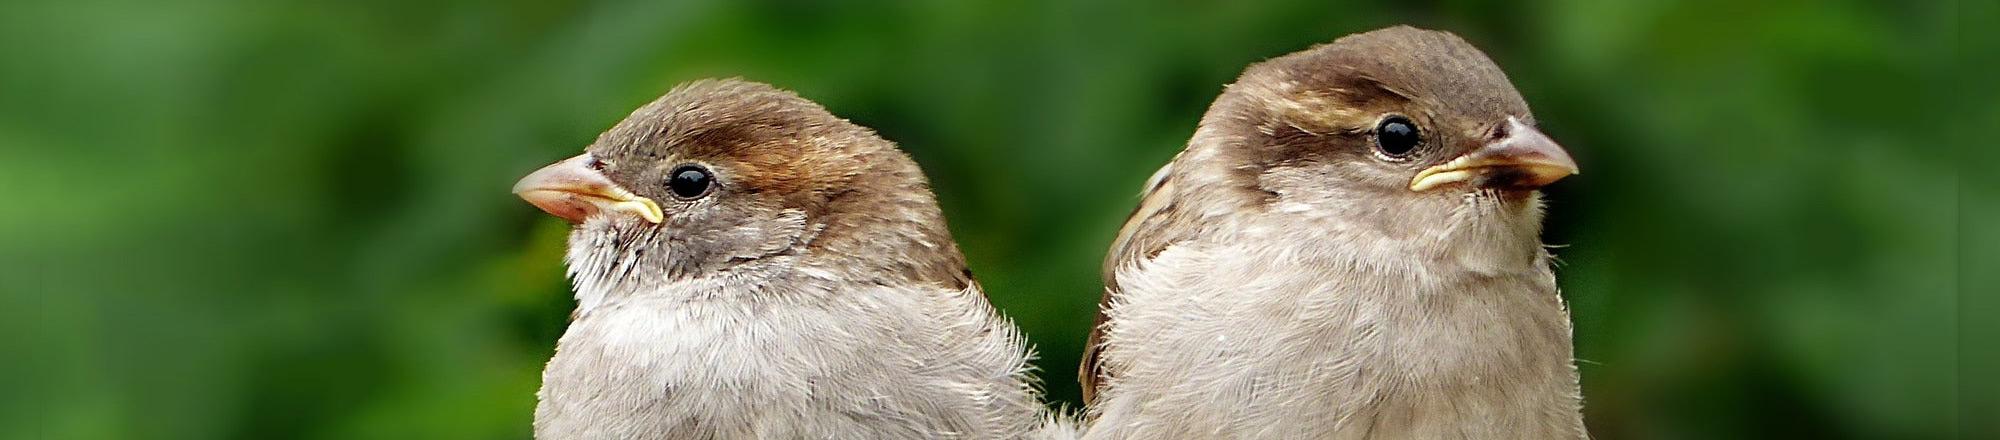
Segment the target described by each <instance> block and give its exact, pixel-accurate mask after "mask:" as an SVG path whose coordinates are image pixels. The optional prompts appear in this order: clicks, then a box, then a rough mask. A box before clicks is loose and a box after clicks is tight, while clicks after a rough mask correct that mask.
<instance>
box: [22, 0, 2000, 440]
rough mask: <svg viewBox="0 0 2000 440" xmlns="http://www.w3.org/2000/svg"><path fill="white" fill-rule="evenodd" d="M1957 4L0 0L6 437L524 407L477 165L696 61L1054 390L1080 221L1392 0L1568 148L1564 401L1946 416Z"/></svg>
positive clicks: (528, 365)
mask: <svg viewBox="0 0 2000 440" xmlns="http://www.w3.org/2000/svg"><path fill="white" fill-rule="evenodd" d="M1979 8H1980V10H1981V11H1984V13H1988V14H1990V13H1992V9H1993V7H1992V6H1991V5H1990V4H1989V5H1985V6H1980V7H1979ZM1959 13H1960V11H1959V6H1958V5H1957V4H1955V3H1917V2H1912V3H1906V4H1892V3H1874V2H1811V1H1770V2H1736V1H1722V0H1696V1H1685V2H1598V1H1587V0H1544V1H1532V2H1522V3H1519V4H1504V3H1485V2H1470V1H1430V2H1415V3H1410V2H1392V1H1366V2H1328V1H1307V0H1296V1H1260V2H1230V1H1185V0H1184V1H1168V2H1141V1H1067V0H1026V1H1015V2H958V1H918V2H889V3H873V2H866V3H864V2H849V1H821V2H782V1H631V2H606V3H594V2H582V1H557V2H541V1H523V0H481V1H469V0H452V1H439V2H401V1H393V2H392V1H386V0H363V1H352V2H290V1H276V2H257V1H243V0H187V1H171V2H137V1H128V0H82V1H52V0H10V1H8V2H6V4H5V5H4V6H0V42H4V43H0V188H5V189H6V190H7V195H8V196H9V200H8V203H5V204H4V205H0V231H5V233H4V234H3V235H0V267H5V269H0V270H5V271H6V272H4V273H0V275H4V276H0V288H4V289H0V292H6V294H5V295H4V296H0V310H5V311H6V312H5V313H8V314H9V316H8V317H7V318H5V319H0V334H4V335H5V336H4V337H3V338H5V339H0V344H4V345H0V349H4V350H5V352H8V353H15V354H14V355H13V356H10V357H9V359H11V360H10V361H8V362H4V363H0V388H4V389H6V390H8V392H6V393H4V394H5V396H6V397H0V437H4V438H61V439H96V438H105V439H150V438H307V439H314V438H321V439H334V438H343V439H344V438H435V439H453V438H525V437H526V436H527V435H528V429H529V420H530V412H531V408H532V407H533V405H534V390H535V388H536V387H537V385H538V374H539V370H540V367H541V365H542V363H543V362H544V361H545V360H546V359H547V358H548V357H549V355H550V354H551V351H552V349H553V345H554V341H555V338H556V337H557V336H558V335H560V332H561V331H562V328H563V326H564V324H565V320H566V313H567V312H568V310H569V308H570V307H571V301H570V299H569V298H568V293H567V292H568V286H567V284H566V281H565V280H564V279H563V278H562V270H561V267H560V264H561V263H560V252H561V246H562V243H561V237H562V235H563V234H564V233H565V230H566V226H565V225H563V224H562V223H560V222H559V221H557V220H556V219H553V218H550V217H548V216H546V215H542V214H541V213H540V212H538V211H536V210H534V209H533V208H530V207H528V206H527V205H525V204H523V203H520V202H519V201H517V200H515V199H514V198H513V197H512V196H511V195H509V194H508V193H507V189H508V187H509V185H510V184H511V183H512V182H513V181H514V179H515V178H517V177H518V176H520V175H523V174H525V173H527V172H528V171H530V170H532V169H534V168H536V167H538V166H539V165H542V164H544V163H547V162H550V161H554V160H556V159H558V158H562V157H566V156H569V155H571V154H574V153H575V152H576V151H578V150H579V149H580V148H581V147H582V146H583V145H584V144H586V143H588V142H589V141H590V140H591V139H592V137H593V136H594V135H595V134H596V133H597V132H598V131H600V130H602V129H604V128H606V127H608V126H609V125H610V124H612V123H613V122H615V121H617V120H618V119H620V118H622V117H623V116H624V114H625V113H626V112H628V111H630V110H631V109H632V108H634V107H637V106H638V105H640V104H642V103H644V102H646V101H648V100H651V99H652V98H654V97H655V96H657V95H658V94H660V93H661V92H664V91H665V90H666V89H668V88H669V87H671V86H672V85H673V84H675V83H678V82H682V81H686V80H690V79H695V78H701V77H709V76H744V77H748V78H752V79H756V80H761V81H766V82H770V83H774V84H777V85H780V86H783V87H787V88H791V89H794V90H797V91H799V92H800V93H801V94H803V95H805V96H806V97H808V98H811V99H814V100H817V101H819V102H822V103H824V104H826V106H827V107H828V108H830V109H832V110H833V111H834V112H835V113H838V114H840V115H843V116H845V117H848V118H851V119H853V120H855V121H856V122H859V123H861V124H864V125H867V126H871V127H874V128H876V129H878V130H879V131H880V132H882V133H883V134H884V135H885V136H886V137H888V138H890V139H892V140H895V141H898V142H900V143H901V144H902V145H903V146H904V147H905V148H906V149H907V150H908V151H909V152H910V153H911V154H912V155H913V156H915V157H916V158H917V160H918V161H919V162H921V163H922V164H923V166H924V167H925V169H926V171H927V172H928V173H929V175H930V176H931V178H932V179H933V180H934V182H935V184H936V189H937V192H938V196H939V199H940V200H941V202H942V203H943V205H944V208H945V211H946V213H947V215H948V216H949V217H950V220H951V222H952V227H953V230H954V231H955V232H956V233H957V237H958V239H959V240H960V241H961V242H962V244H963V246H964V249H965V251H966V252H967V254H968V257H969V258H970V260H971V261H972V264H973V266H974V269H975V272H976V273H977V274H978V275H979V277H980V278H981V280H982V281H983V283H984V284H985V286H986V287H987V288H988V290H989V293H990V295H991V297H992V298H993V302H994V303H995V304H996V305H998V306H999V307H1001V308H1002V309H1004V311H1005V312H1006V313H1007V314H1008V315H1010V316H1012V317H1014V318H1015V319H1016V320H1017V321H1018V322H1019V323H1020V325H1021V326H1022V327H1023V328H1024V329H1025V331H1026V332H1027V334H1028V335H1030V337H1031V338H1032V340H1033V342H1034V343H1035V344H1036V345H1037V347H1038V349H1039V351H1040V353H1041V360H1040V365H1041V366H1042V369H1043V372H1042V374H1041V376H1042V377H1043V378H1044V380H1045V382H1046V385H1047V388H1048V391H1049V394H1050V395H1051V396H1052V397H1053V398H1055V399H1058V400H1061V401H1065V402H1070V404H1071V405H1074V402H1075V400H1076V399H1077V387H1076V385H1075V381H1074V377H1073V375H1074V371H1075V368H1074V366H1075V365H1076V360H1077V354H1078V353H1079V351H1080V348H1081V345H1082V343H1083V336H1084V334H1085V331H1086V328H1087V327H1088V326H1089V324H1090V322H1091V318H1092V314H1093V307H1094V306H1095V303H1096V301H1097V297H1098V294H1099V287H1098V278H1097V273H1096V271H1097V267H1098V260H1099V258H1100V256H1101V254H1102V252H1103V249H1104V248H1105V246H1106V245H1107V243H1108V242H1109V241H1110V239H1111V237H1112V235H1113V234H1114V233H1115V230H1116V228H1117V226H1118V224H1119V222H1120V221H1121V220H1122V219H1123V216H1124V215H1125V214H1126V213H1127V212H1128V210H1129V209H1130V208H1131V206H1132V204H1133V203H1135V193H1136V191H1137V189H1138V187H1139V185H1140V183H1141V182H1142V181H1143V180H1144V179H1145V178H1146V176H1147V175H1149V174H1150V173H1151V172H1152V171H1153V170H1154V169H1155V168H1156V167H1158V166H1159V165H1161V164H1163V163H1164V162H1165V161H1166V160H1167V158H1168V157H1170V156H1171V155H1172V154H1173V153H1174V152H1175V151H1178V150H1179V149H1180V147H1181V145H1182V143H1183V142H1184V141H1185V140H1186V138H1187V136H1188V135H1189V134H1190V133H1191V132H1192V130H1193V127H1194V124H1195V122H1196V120H1197V119H1198V117H1199V115H1200V114H1201V112H1202V111H1203V110H1204V108H1205V106H1206V105H1207V103H1208V102H1209V100H1210V99H1212V98H1213V97H1214V95H1215V94H1216V93H1217V92H1218V91H1220V89H1221V86H1222V84H1225V83H1228V82H1229V81H1231V80H1232V79H1233V78H1234V76H1235V75H1236V74H1237V73H1238V72H1239V71H1240V70H1241V69H1242V67H1243V66H1245V65H1246V64H1248V63H1251V62H1254V61H1257V60H1259V59H1263V58H1268V57H1272V56H1277V55H1280V54H1284V53H1287V52H1291V51H1294V50H1298V49H1302V48H1305V47H1308V46H1310V45H1312V44H1314V43H1318V42H1324V41H1329V40H1331V39H1333V38H1335V37H1338V36H1340V35H1343V34H1347V33H1352V32H1358V31H1364V30H1368V29H1373V28H1377V27H1382V26H1386V25H1390V24H1395V23H1411V24H1417V25H1420V26H1424V27H1431V28H1441V29H1448V30H1452V31H1454V32H1457V33H1459V34H1461V35H1463V36H1465V37H1466V38H1467V39H1469V40H1471V41H1473V42H1474V43H1475V44H1476V45H1478V46H1481V47H1483V48H1485V49H1486V50H1487V51H1488V52H1489V53H1490V54H1491V55H1492V56H1493V57H1494V58H1495V59H1496V60H1498V61H1499V63H1500V64H1501V65H1502V66H1503V67H1504V68H1506V69H1507V71H1508V72H1509V73H1510V74H1511V75H1512V77H1513V78H1514V80H1515V82H1516V83H1517V84H1518V85H1519V86H1520V88H1521V90H1522V92H1523V93H1524V94H1525V95H1526V96H1527V97H1528V100H1529V102H1530V103H1532V104H1533V106H1534V108H1535V109H1536V113H1537V115H1538V117H1539V119H1540V120H1541V121H1542V122H1543V125H1544V127H1545V129H1546V130H1547V131H1548V132H1550V133H1552V134H1553V135H1554V136H1555V137H1556V138H1557V139H1558V140H1559V141H1561V142H1563V143H1564V144H1565V145H1567V146H1569V148H1570V150H1571V151H1572V152H1573V153H1574V154H1575V155H1576V156H1577V158H1578V159H1579V160H1580V162H1581V163H1582V167H1583V169H1584V170H1585V174H1583V175H1581V176H1578V177H1577V178H1574V179H1571V180H1566V181H1564V182H1562V183H1561V184H1559V185H1557V186H1556V187H1555V188H1554V189H1553V191H1552V192H1551V193H1550V195H1549V198H1550V200H1551V202H1550V205H1551V216H1550V225H1549V230H1548V234H1547V237H1546V239H1547V241H1549V242H1550V243H1555V244H1560V245H1565V246H1566V247H1563V248H1561V249H1558V251H1557V252H1558V254H1559V255H1560V256H1561V257H1562V259H1563V261H1564V264H1563V266H1562V267H1561V269H1560V271H1561V279H1562V284H1563V286H1564V287H1565V294H1566V295H1567V296H1568V297H1569V298H1570V300H1571V305H1572V306H1573V308H1574V316H1575V321H1576V338H1577V351H1578V355H1579V357H1580V358H1581V359H1583V360H1582V361H1581V362H1582V371H1583V377H1584V390H1585V395H1586V396H1587V398H1588V412H1589V413H1588V419H1589V423H1590V425H1591V426H1592V429H1593V430H1594V431H1595V433H1596V434H1597V436H1598V437H1599V438H1608V439H1628V438H1629V439H1674V438H1691V439H1708V438H1787V437H1800V438H1899V439H1901V438H1946V437H1950V436H1953V435H1955V434H1957V433H1958V428H1957V426H1958V423H1959V422H1960V418H1961V417H1962V416H1963V417H1965V418H1967V419H1972V420H1973V421H1975V422H1983V423H1991V420H1990V419H1993V418H1994V417H1993V416H1995V415H1996V413H1995V412H1993V411H1992V409H1993V408H1994V407H1993V406H1990V405H1988V406H1984V407H1979V408H1981V409H1979V410H1978V411H1977V412H1978V413H1976V414H1973V413H1968V414H1964V415H1962V416H1961V414H1960V413H1959V410H1958V409H1957V408H1956V405H1954V404H1953V402H1965V403H1967V404H1968V405H1970V404H1972V403H1975V402H1974V401H1975V400H1977V399H1975V398H1974V397H1973V396H1961V395H1960V394H1959V393H1960V388H1959V387H1960V382H1959V377H1960V376H1959V374H1958V370H1957V367H1958V364H1957V363H1958V362H1959V357H1958V354H1957V353H1958V350H1959V343H1960V341H1959V340H1958V333H1957V331H1958V326H1959V321H1958V318H1957V316H1958V315H1957V311H1956V309H1955V308H1956V307H1957V304H1958V303H1957V301H1958V300H1957V299H1956V295H1957V292H1956V289H1957V288H1958V286H1959V284H1958V283H1959V282H1961V278H1960V273H1959V272H1958V267H1959V265H1960V264H1961V262H1960V261H1959V258H1960V257H1959V252H1961V250H1960V247H1959V242H1958V240H1959V237H1958V234H1959V232H1958V228H1959V217H1958V216H1959V215H1960V212H1959V211H1958V208H1956V206H1958V204H1959V203H1960V201H1959V197H1961V194H1960V193H1959V191H1958V185H1959V182H1958V177H1957V176H1958V173H1957V172H1956V169H1955V165H1956V164H1955V163H1954V161H1953V159H1952V158H1953V157H1954V156H1955V152H1954V151H1953V145H1955V144H1954V139H1950V138H1949V137H1950V133H1952V132H1953V130H1940V129H1937V128H1936V126H1937V125H1938V124H1939V121H1938V120H1937V119H1936V116H1937V114H1938V113H1940V112H1948V111H1950V110H1949V109H1953V108H1957V109H1962V111H1961V112H1959V113H1960V114H1961V115H1962V116H1964V118H1965V119H1964V121H1965V122H1967V123H1969V124H1970V123H1979V124H1984V126H1985V127H1993V126H1996V125H1995V123H1996V122H2000V113H1996V111H1995V107H1994V106H1993V105H1992V104H1991V103H1993V102H1996V99H1995V98H2000V96H1996V93H1995V88H1994V84H1993V83H1994V81H1993V80H1992V78H1991V72H1992V71H1991V70H1983V71H1985V72H1987V73H1985V74H1972V73H1964V74H1961V73H1960V71H1959V70H1957V66H1958V64H1957V63H1958V62H1957V59H1958V58H1959V57H1961V56H1963V55H1965V54H1969V53H1976V54H1980V55H1982V56H1983V55H1985V54H1990V53H1992V51H1993V49H1994V44H1993V43H1992V41H1991V40H1985V39H1966V38H1961V37H1960V36H1959V26H1960V23H1959V20H1960V15H1959ZM1975 13H1978V12H1975ZM1980 75H1984V76H1983V77H1982V76H1980ZM1954 103H1960V104H1956V105H1955V104H1954ZM1966 130H1967V131H1961V132H1959V133H1961V134H1960V136H1961V137H1958V138H1957V139H1956V141H1957V142H1973V141H1977V142H1983V143H1984V145H1985V146H1986V147H1988V148H1985V150H1987V151H1991V150H1992V148H1990V147H1991V142H1992V141H1991V140H1990V139H1986V138H1984V137H1974V136H1972V135H1971V134H1970V133H1969V130H1970V128H1967V129H1966ZM1988 157H1990V153H1988ZM1982 171H1983V170H1982ZM1988 188H1990V187H1988ZM1968 197H1969V196H1968ZM1983 212H1985V213H1987V214H1992V213H1993V212H1992V211H1991V210H1987V211H1983ZM1989 217H1991V216H1989ZM1992 236H1993V235H1991V234H1988V235H1985V237H1988V239H1986V242H1992V240H1991V239H1990V237H1992ZM1985 261H1989V262H1990V261H1993V260H1991V259H1988V260H1985ZM1986 269H1988V270H1975V271H1969V272H1968V273H1967V274H1966V275H1968V276H1985V277H1987V278H1986V279H1988V280H1990V279H1991V278H1990V277H1991V270H1990V269H1991V265H1987V266H1986ZM1975 272H1977V273H1975ZM1989 284H1990V283H1989ZM1989 306H1990V305H1989ZM1986 341H1987V342H1986V344H1990V343H1991V339H1987V340H1986ZM1971 345H1972V343H1971V342H1970V341H1967V346H1971ZM1989 359H1990V358H1989ZM1986 365H1991V364H1990V363H1989V364H1986ZM1971 371H1973V370H1968V372H1971ZM1991 373H1992V371H1991V370H1984V371H1983V372H1981V373H1978V375H1981V376H1984V375H1990V374H1991ZM1981 380H1985V379H1981ZM1989 403H1990V402H1989ZM1968 407H1971V406H1968ZM1968 434H1969V433H1968Z"/></svg>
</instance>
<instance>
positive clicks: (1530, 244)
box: [1081, 27, 1585, 439]
mask: <svg viewBox="0 0 2000 440" xmlns="http://www.w3.org/2000/svg"><path fill="white" fill-rule="evenodd" d="M1576 172H1577V167H1576V164H1575V163H1574V162H1573V161H1572V160H1571V159H1570V158H1569V156H1568V154H1567V153H1565V152H1564V151H1563V149H1562V148H1561V147H1558V146H1557V145H1556V144H1555V142H1553V141H1551V140H1550V139H1549V138H1548V137H1547V136H1544V135H1543V134H1542V133H1541V132H1540V131H1538V130H1537V129H1536V128H1535V117H1534V115H1533V114H1532V113H1530V112H1529V111H1528V105H1527V104H1526V103H1524V102H1523V101H1522V99H1521V95H1520V94H1519V93H1518V92H1516V91H1515V90H1514V87H1513V86H1512V85H1510V84H1509V83H1508V80H1507V77H1506V75H1505V74H1503V73H1501V71H1500V68H1499V67H1497V66H1495V65H1494V64H1493V62H1492V61H1491V60H1488V59H1487V58H1486V56H1485V55H1484V54H1482V53H1480V51H1479V50H1478V49H1475V48H1473V47H1472V46H1471V45H1468V44H1467V43H1466V42H1465V41H1464V40H1461V39H1459V38H1458V37H1457V36H1453V35H1451V34H1448V33H1444V32H1436V31H1427V30H1419V29H1415V28H1410V27H1395V28H1389V29H1382V30H1377V31H1373V32H1368V33H1363V34H1357V35H1351V36H1348V37H1344V38H1341V39H1339V40H1337V41H1334V42H1333V43H1332V44H1327V45H1322V46H1317V47H1314V48H1311V49H1307V50H1305V51H1301V52H1298V53H1293V54H1290V55H1286V56H1283V57H1279V58H1276V59H1272V60H1269V61H1265V62H1262V63H1258V64H1256V65H1253V66H1250V68H1249V69H1247V70H1245V71H1244V73H1243V76H1242V77H1241V78H1239V79H1238V80H1237V81H1236V83H1234V84H1232V85H1230V86H1228V88H1227V89H1226V90H1225V91H1224V92H1223V93H1222V96H1221V97H1219V98H1217V99H1216V101H1215V103H1214V105H1213V106H1212V107H1210V108H1209V110H1208V113H1207V114H1206V115H1205V116H1203V118H1202V121H1201V126H1200V128H1199V129H1197V130H1196V131H1195V134H1194V137H1193V139H1192V140H1190V141H1189V142H1188V146H1187V149H1186V150H1185V151H1183V152H1181V153H1180V155H1179V156H1177V157H1176V158H1174V160H1173V162H1172V163H1170V164H1168V165H1167V166H1166V168H1163V169H1161V170H1160V171H1159V173H1157V174H1155V175H1154V177H1153V178H1152V182H1151V183H1149V184H1148V186H1147V189H1146V192H1145V195H1144V198H1143V201H1142V202H1141V203H1140V205H1139V207H1138V209H1137V210H1136V211H1135V212H1134V213H1133V214H1132V217H1131V219H1130V220H1128V221H1127V222H1126V223H1125V227H1124V229H1123V230H1122V231H1120V233H1119V236H1118V239H1117V240H1116V241H1115V242H1114V243H1113V244H1112V247H1111V251H1110V255H1109V257H1108V258H1107V261H1106V262H1105V267H1104V271H1105V284H1106V292H1105V297H1104V302H1103V306H1102V312H1101V315H1100V316H1099V325H1098V328H1097V332H1096V333H1095V334H1093V335H1092V337H1091V339H1092V341H1091V343H1090V352H1088V353H1086V354H1085V361H1084V364H1083V371H1082V375H1081V376H1082V377H1083V382H1084V384H1083V385H1084V389H1085V390H1086V400H1087V401H1089V402H1090V414H1091V417H1092V418H1093V422H1094V423H1093V424H1092V425H1091V426H1090V427H1089V430H1088V431H1087V432H1086V433H1085V438H1093V439H1206V438H1231V439H1246V438H1268V439H1304V438H1313V439H1361V438H1393V439H1402V438H1412V439H1433V438H1454V439H1461V438H1462V439H1554V438H1570V439H1575V438H1584V437H1585V432H1584V426H1583V421H1582V416H1581V413H1580V406H1581V398H1580V396H1579V393H1578V386H1577V374H1576V369H1575V367H1574V366H1573V365H1572V363H1571V348H1570V326H1569V317H1568V312H1567V311H1566V309H1565V306H1564V305H1563V302H1562V299H1561V297H1560V296H1558V294H1557V291H1556V282H1555V276H1554V275H1553V274H1552V273H1551V272H1550V268H1549V259H1550V257H1549V254H1548V253H1547V252H1545V251H1544V250H1543V247H1542V245H1541V241H1540V238H1539V235H1540V233H1541V218H1542V204H1541V201H1540V196H1539V195H1538V193H1537V192H1536V189H1537V188H1540V187H1542V186H1544V185H1548V184H1550V183H1553V182H1555V181H1556V180H1558V179H1561V178H1563V177H1565V176H1568V175H1571V174H1574V173H1576Z"/></svg>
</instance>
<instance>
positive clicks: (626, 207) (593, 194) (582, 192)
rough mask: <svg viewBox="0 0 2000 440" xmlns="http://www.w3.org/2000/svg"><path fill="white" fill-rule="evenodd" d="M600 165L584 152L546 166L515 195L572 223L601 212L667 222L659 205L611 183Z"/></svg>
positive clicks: (520, 185)
mask: <svg viewBox="0 0 2000 440" xmlns="http://www.w3.org/2000/svg"><path fill="white" fill-rule="evenodd" d="M596 163H597V160H596V159H595V158H592V157H591V156H590V153H584V154H581V155H578V156H576V157H572V158H569V159H564V160H563V161H562V162H556V163H555V164H552V165H549V166H546V167H542V169H539V170H535V172H534V173H532V174H528V177H523V178H521V181H520V182H518V183H515V184H514V194H515V195H518V196H521V199H522V200H527V201H528V203H529V204H532V205H535V207H537V208H542V210H543V211H548V213H549V214H554V215H555V216H556V217H562V218H564V219H567V220H569V221H570V222H571V223H581V222H583V220H584V219H586V218H589V217H590V216H592V215H596V214H597V213H599V212H623V213H628V214H632V215H637V216H639V218H643V219H646V221H648V222H652V223H654V224H659V223H660V222H663V221H666V218H667V216H666V215H665V214H663V213H661V212H660V205H659V204H658V203H654V202H653V199H648V198H645V197H640V196H639V195H638V194H633V193H632V192H631V191H627V190H625V188H621V187H619V186H618V184H615V183H611V179H609V178H606V177H604V173H602V172H599V171H598V170H597V169H595V168H594V167H593V165H594V164H596Z"/></svg>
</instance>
